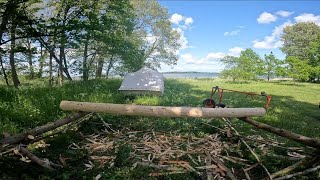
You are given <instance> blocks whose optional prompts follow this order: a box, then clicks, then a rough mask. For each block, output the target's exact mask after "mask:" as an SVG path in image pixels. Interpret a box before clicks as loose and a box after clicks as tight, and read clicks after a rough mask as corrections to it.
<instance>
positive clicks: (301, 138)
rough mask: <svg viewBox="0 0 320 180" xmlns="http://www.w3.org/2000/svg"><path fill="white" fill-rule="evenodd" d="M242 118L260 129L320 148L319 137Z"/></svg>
mask: <svg viewBox="0 0 320 180" xmlns="http://www.w3.org/2000/svg"><path fill="white" fill-rule="evenodd" d="M240 119H241V120H242V121H244V122H247V123H249V124H251V125H253V126H255V127H257V128H259V129H263V130H266V131H268V132H271V133H273V134H276V135H278V136H282V137H285V138H287V139H291V140H293V141H296V142H299V143H301V144H304V145H306V146H309V147H313V148H316V149H320V140H317V139H314V138H310V137H307V136H303V135H301V134H297V133H294V132H291V131H288V130H285V129H280V128H276V127H272V126H270V125H267V124H264V123H261V122H257V121H254V120H252V119H251V118H249V117H246V118H240Z"/></svg>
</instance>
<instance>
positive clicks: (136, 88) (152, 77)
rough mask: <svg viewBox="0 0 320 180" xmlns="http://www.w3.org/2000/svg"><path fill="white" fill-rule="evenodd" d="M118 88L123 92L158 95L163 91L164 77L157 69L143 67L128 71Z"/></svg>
mask: <svg viewBox="0 0 320 180" xmlns="http://www.w3.org/2000/svg"><path fill="white" fill-rule="evenodd" d="M118 90H119V91H120V92H122V93H125V94H151V95H159V96H160V95H163V91H164V77H163V75H162V74H161V73H159V72H158V71H157V70H152V69H149V68H146V67H144V68H141V69H140V70H139V71H137V72H133V73H128V74H127V75H126V76H125V77H124V80H123V81H122V84H121V86H120V88H119V89H118Z"/></svg>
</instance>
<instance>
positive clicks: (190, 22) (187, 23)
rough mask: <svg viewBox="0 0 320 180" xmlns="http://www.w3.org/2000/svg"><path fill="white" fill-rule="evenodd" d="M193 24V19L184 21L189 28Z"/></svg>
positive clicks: (189, 18)
mask: <svg viewBox="0 0 320 180" xmlns="http://www.w3.org/2000/svg"><path fill="white" fill-rule="evenodd" d="M192 23H193V19H192V18H191V17H188V18H186V19H185V20H184V24H185V25H187V26H189V25H191V24H192Z"/></svg>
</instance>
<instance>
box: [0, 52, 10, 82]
mask: <svg viewBox="0 0 320 180" xmlns="http://www.w3.org/2000/svg"><path fill="white" fill-rule="evenodd" d="M0 64H1V70H2V73H3V76H4V79H5V80H6V84H7V86H9V81H8V76H7V73H6V70H5V69H4V67H3V62H2V56H1V54H0Z"/></svg>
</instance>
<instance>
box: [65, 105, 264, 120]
mask: <svg viewBox="0 0 320 180" xmlns="http://www.w3.org/2000/svg"><path fill="white" fill-rule="evenodd" d="M60 108H61V109H62V110H66V111H83V112H98V113H110V114H121V115H130V116H153V117H192V118H219V117H230V118H235V117H247V116H248V117H251V116H263V115H264V114H265V113H266V110H265V109H264V108H198V107H166V106H142V105H129V104H110V103H90V102H76V101H61V103H60Z"/></svg>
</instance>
